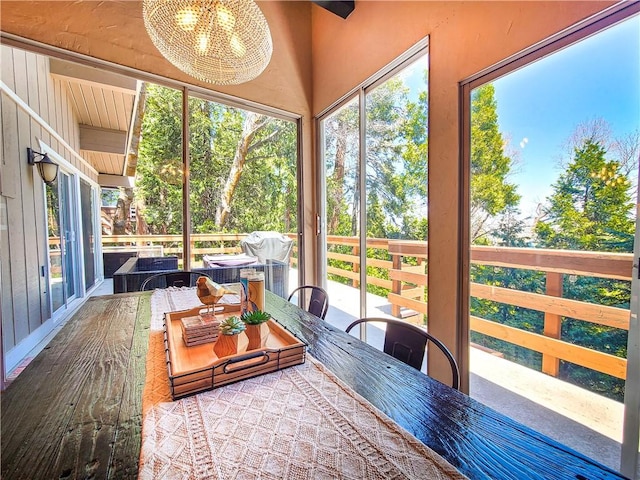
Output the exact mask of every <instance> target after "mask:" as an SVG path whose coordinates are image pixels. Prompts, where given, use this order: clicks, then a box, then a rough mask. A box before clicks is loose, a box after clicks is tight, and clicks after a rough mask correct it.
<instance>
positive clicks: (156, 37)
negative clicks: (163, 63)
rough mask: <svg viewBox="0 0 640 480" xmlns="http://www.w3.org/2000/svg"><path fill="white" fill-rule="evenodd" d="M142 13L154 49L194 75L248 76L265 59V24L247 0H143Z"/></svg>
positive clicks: (216, 78) (236, 79)
mask: <svg viewBox="0 0 640 480" xmlns="http://www.w3.org/2000/svg"><path fill="white" fill-rule="evenodd" d="M142 16H143V17H144V25H145V27H146V29H147V32H148V33H149V36H150V37H151V40H152V41H153V43H154V44H155V46H156V47H157V48H158V50H160V53H162V55H163V56H164V57H165V58H166V59H167V60H169V61H170V62H171V63H172V64H174V65H175V66H176V67H178V68H179V69H180V70H182V71H183V72H185V73H188V74H189V75H191V76H193V77H195V78H197V79H199V80H203V81H205V82H209V83H214V84H216V85H236V84H239V83H244V82H248V81H249V80H253V79H254V78H256V77H257V76H258V75H260V74H261V73H262V72H263V70H264V69H265V68H266V67H267V65H268V64H269V60H270V59H271V52H272V51H273V45H272V43H271V32H270V31H269V25H267V20H266V19H265V18H264V15H263V14H262V11H260V8H259V7H258V5H256V3H255V2H253V1H252V0H144V1H143V3H142Z"/></svg>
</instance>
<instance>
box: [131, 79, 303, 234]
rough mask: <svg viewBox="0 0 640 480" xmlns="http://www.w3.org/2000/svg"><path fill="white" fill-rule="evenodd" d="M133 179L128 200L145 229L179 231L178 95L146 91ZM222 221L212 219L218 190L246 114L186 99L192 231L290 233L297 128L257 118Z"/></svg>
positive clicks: (163, 90) (240, 141)
mask: <svg viewBox="0 0 640 480" xmlns="http://www.w3.org/2000/svg"><path fill="white" fill-rule="evenodd" d="M146 102H147V103H146V110H145V116H144V122H143V126H142V138H141V142H140V152H139V159H138V169H137V177H136V192H135V193H136V198H137V199H138V200H139V201H140V202H141V203H142V204H144V205H145V208H144V210H143V212H142V214H143V215H144V218H145V220H146V222H147V223H148V225H149V230H150V232H149V233H152V234H161V233H167V234H169V233H173V234H180V233H181V232H182V125H181V122H182V117H181V116H182V94H181V92H179V91H177V90H172V89H169V88H165V87H160V86H157V85H149V86H148V89H147V100H146ZM258 118H259V123H258V128H257V130H256V132H255V133H254V134H253V136H252V137H251V138H250V141H249V143H248V145H247V154H246V158H244V162H245V163H244V168H243V170H242V172H241V174H240V178H239V180H238V182H237V186H236V188H235V191H234V192H233V196H232V199H231V204H230V211H229V216H228V218H227V220H226V223H225V224H224V225H223V226H222V227H220V226H219V225H217V223H216V211H217V210H218V208H219V207H220V204H221V196H222V194H223V188H224V186H225V182H226V181H227V179H228V177H229V176H230V175H231V166H232V163H233V162H234V158H236V156H237V155H238V152H239V151H240V150H241V148H242V147H243V145H244V144H243V141H244V137H243V135H245V134H246V132H244V130H243V128H244V126H245V120H246V119H247V112H245V111H243V110H240V109H236V108H232V107H227V106H224V105H221V104H217V103H214V102H210V101H206V100H202V99H199V98H194V97H190V98H189V133H190V135H189V155H190V183H189V188H190V199H189V202H190V206H191V222H192V231H193V232H194V233H218V232H221V231H226V232H251V231H254V230H276V231H280V232H289V231H296V230H297V228H298V224H297V202H298V200H297V183H296V171H297V129H296V125H295V124H294V123H292V122H286V121H283V120H279V119H275V118H268V117H264V116H258Z"/></svg>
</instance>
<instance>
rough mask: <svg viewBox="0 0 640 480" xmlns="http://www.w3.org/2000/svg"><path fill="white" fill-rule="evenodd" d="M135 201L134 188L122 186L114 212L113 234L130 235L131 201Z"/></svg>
mask: <svg viewBox="0 0 640 480" xmlns="http://www.w3.org/2000/svg"><path fill="white" fill-rule="evenodd" d="M132 201H133V189H132V188H120V198H118V203H117V205H116V211H115V213H114V214H113V235H129V234H130V233H131V219H130V211H131V202H132Z"/></svg>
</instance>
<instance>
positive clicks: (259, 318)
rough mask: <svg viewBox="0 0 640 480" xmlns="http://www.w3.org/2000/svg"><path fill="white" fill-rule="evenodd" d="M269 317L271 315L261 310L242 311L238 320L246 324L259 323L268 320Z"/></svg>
mask: <svg viewBox="0 0 640 480" xmlns="http://www.w3.org/2000/svg"><path fill="white" fill-rule="evenodd" d="M270 318H271V315H269V314H268V313H267V312H263V311H262V310H254V311H252V312H244V313H243V314H242V315H241V316H240V320H242V321H243V322H244V323H245V324H246V325H260V324H261V323H264V322H267V321H269V319H270Z"/></svg>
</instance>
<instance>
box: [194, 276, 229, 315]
mask: <svg viewBox="0 0 640 480" xmlns="http://www.w3.org/2000/svg"><path fill="white" fill-rule="evenodd" d="M196 286H197V290H196V294H197V295H198V298H199V299H200V301H201V302H202V303H204V304H205V305H207V306H208V307H209V308H212V307H214V306H215V304H216V303H218V302H219V301H220V299H221V298H222V296H223V295H224V294H225V293H233V292H232V291H231V290H227V289H226V288H224V287H223V286H222V285H219V284H217V283H216V282H214V281H213V280H211V279H210V278H208V277H200V278H198V281H197V283H196Z"/></svg>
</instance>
